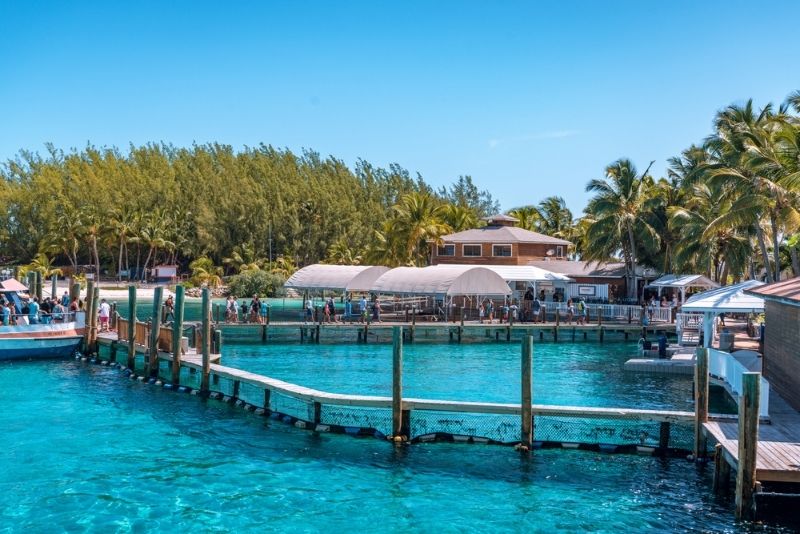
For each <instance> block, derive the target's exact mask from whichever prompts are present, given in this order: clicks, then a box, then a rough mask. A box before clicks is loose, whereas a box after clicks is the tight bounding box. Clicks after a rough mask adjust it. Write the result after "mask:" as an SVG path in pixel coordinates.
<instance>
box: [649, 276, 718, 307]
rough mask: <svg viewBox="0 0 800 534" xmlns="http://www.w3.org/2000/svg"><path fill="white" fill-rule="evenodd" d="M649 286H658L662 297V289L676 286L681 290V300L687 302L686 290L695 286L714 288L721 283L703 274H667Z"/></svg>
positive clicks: (659, 295)
mask: <svg viewBox="0 0 800 534" xmlns="http://www.w3.org/2000/svg"><path fill="white" fill-rule="evenodd" d="M648 287H655V288H658V298H661V290H662V289H664V288H674V289H677V290H679V291H680V292H681V302H682V303H683V302H686V290H687V289H689V288H693V287H702V288H705V289H713V288H717V287H719V284H718V283H716V282H715V281H713V280H711V279H710V278H708V277H707V276H704V275H702V274H665V275H664V276H662V277H661V278H658V279H656V280H654V281H652V282H650V284H648Z"/></svg>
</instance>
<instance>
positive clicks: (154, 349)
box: [147, 286, 164, 377]
mask: <svg viewBox="0 0 800 534" xmlns="http://www.w3.org/2000/svg"><path fill="white" fill-rule="evenodd" d="M163 296H164V288H163V287H162V286H156V287H155V289H154V290H153V313H152V315H151V316H150V347H149V350H148V352H147V365H148V369H149V372H148V373H147V374H148V376H152V377H157V376H158V334H159V333H160V331H161V315H160V313H161V298H162V297H163Z"/></svg>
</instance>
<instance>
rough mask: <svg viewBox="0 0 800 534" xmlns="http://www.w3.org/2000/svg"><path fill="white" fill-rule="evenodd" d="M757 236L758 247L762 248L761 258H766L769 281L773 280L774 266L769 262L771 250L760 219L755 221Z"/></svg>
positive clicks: (765, 266)
mask: <svg viewBox="0 0 800 534" xmlns="http://www.w3.org/2000/svg"><path fill="white" fill-rule="evenodd" d="M755 230H756V238H757V239H758V248H759V249H760V250H761V258H762V259H763V260H764V272H765V273H766V274H767V283H770V282H772V267H770V264H769V252H767V243H766V241H765V240H764V229H763V228H761V224H760V223H759V221H758V220H756V223H755Z"/></svg>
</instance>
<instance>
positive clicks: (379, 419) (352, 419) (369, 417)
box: [320, 404, 392, 435]
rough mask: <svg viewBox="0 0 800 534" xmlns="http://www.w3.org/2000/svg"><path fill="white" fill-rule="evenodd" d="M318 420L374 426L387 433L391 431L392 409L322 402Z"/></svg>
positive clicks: (365, 426) (326, 422)
mask: <svg viewBox="0 0 800 534" xmlns="http://www.w3.org/2000/svg"><path fill="white" fill-rule="evenodd" d="M320 413H321V416H320V422H321V423H322V424H324V425H338V426H343V427H350V428H355V427H358V428H374V429H375V430H377V431H379V432H381V433H383V434H386V435H389V434H391V432H392V411H391V410H390V409H388V408H361V407H358V406H337V405H333V404H323V405H322V409H321V412H320Z"/></svg>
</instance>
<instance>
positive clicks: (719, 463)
mask: <svg viewBox="0 0 800 534" xmlns="http://www.w3.org/2000/svg"><path fill="white" fill-rule="evenodd" d="M730 482H731V466H730V464H729V463H728V461H727V460H726V459H725V452H724V449H723V448H722V445H720V444H719V443H717V444H716V445H715V446H714V478H713V481H712V483H711V488H712V490H713V491H714V495H719V496H724V495H727V494H728V486H729V485H730Z"/></svg>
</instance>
